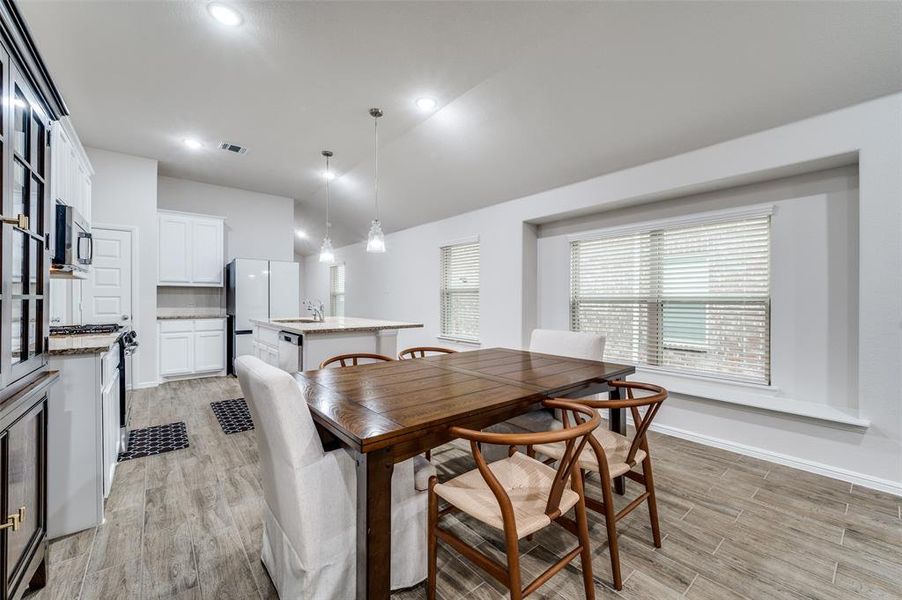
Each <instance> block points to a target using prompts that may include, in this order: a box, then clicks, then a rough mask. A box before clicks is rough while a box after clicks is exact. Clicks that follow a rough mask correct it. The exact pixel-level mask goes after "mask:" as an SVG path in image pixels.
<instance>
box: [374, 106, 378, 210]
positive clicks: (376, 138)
mask: <svg viewBox="0 0 902 600" xmlns="http://www.w3.org/2000/svg"><path fill="white" fill-rule="evenodd" d="M373 140H374V142H373V170H374V175H373V192H374V196H375V200H376V220H377V221H378V220H379V117H377V116H374V117H373Z"/></svg>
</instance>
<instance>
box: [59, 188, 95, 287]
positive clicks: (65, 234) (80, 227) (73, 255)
mask: <svg viewBox="0 0 902 600" xmlns="http://www.w3.org/2000/svg"><path fill="white" fill-rule="evenodd" d="M54 233H55V236H54V242H53V260H52V264H53V269H54V270H55V271H62V272H70V273H73V274H78V273H87V270H88V266H90V264H91V260H92V259H93V257H94V238H92V237H91V226H90V225H88V223H87V221H85V220H84V218H83V217H82V216H81V215H80V214H78V211H77V210H75V209H74V208H72V207H71V206H66V205H65V204H57V205H56V227H55V231H54Z"/></svg>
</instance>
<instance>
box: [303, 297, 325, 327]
mask: <svg viewBox="0 0 902 600" xmlns="http://www.w3.org/2000/svg"><path fill="white" fill-rule="evenodd" d="M304 308H306V309H307V310H309V311H310V312H312V313H313V320H314V321H316V322H317V323H323V322H325V320H326V308H325V306H323V303H322V302H320V301H319V300H314V301H313V302H311V301H310V300H307V299H305V300H304Z"/></svg>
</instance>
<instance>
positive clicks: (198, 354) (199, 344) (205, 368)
mask: <svg viewBox="0 0 902 600" xmlns="http://www.w3.org/2000/svg"><path fill="white" fill-rule="evenodd" d="M223 369H225V331H198V332H196V333H195V334H194V372H195V373H205V372H209V371H222V370H223Z"/></svg>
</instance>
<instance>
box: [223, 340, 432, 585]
mask: <svg viewBox="0 0 902 600" xmlns="http://www.w3.org/2000/svg"><path fill="white" fill-rule="evenodd" d="M235 368H236V371H237V373H238V380H239V382H240V384H241V390H242V392H243V393H244V396H245V399H246V400H247V404H248V407H249V408H250V412H251V416H252V417H253V419H254V427H255V431H256V436H257V444H258V446H259V451H260V466H261V469H262V476H263V477H262V479H263V497H264V500H265V502H264V515H263V550H262V552H261V559H262V560H263V564H264V565H265V566H266V570H267V571H268V572H269V575H270V577H271V578H272V581H273V584H274V585H275V587H276V590H277V591H278V592H279V596H280V597H281V598H285V599H286V600H287V599H291V600H336V599H339V598H354V597H355V595H356V582H357V575H356V557H357V544H356V539H357V533H356V531H357V528H356V524H357V523H356V521H357V513H356V505H357V484H356V477H357V475H356V469H355V461H354V459H353V457H352V456H351V454H350V453H348V452H347V451H346V450H344V449H338V450H334V451H331V452H324V451H323V446H322V443H321V442H320V438H319V434H318V433H317V431H316V427H315V426H314V423H313V419H312V417H311V416H310V409H309V408H308V407H307V402H306V401H305V400H304V397H303V394H302V392H301V389H300V387H299V386H298V384H297V382H296V381H295V380H294V379H293V378H292V377H291V376H290V375H289V374H288V373H286V372H285V371H282V370H281V369H277V368H275V367H272V366H270V365H267V364H266V363H264V362H263V361H261V360H259V359H257V358H254V357H252V356H241V357H239V358H238V359H237V360H236V361H235ZM414 461H415V459H411V460H408V461H405V462H403V463H399V464H397V465H395V470H394V474H393V476H392V536H391V549H392V556H391V586H392V589H401V588H406V587H410V586H413V585H416V584H417V583H419V582H421V581H423V580H424V579H425V578H426V559H427V552H426V503H427V500H428V493H427V492H426V491H418V490H417V489H416V486H415V481H418V482H419V483H420V486H419V487H420V488H421V490H427V489H428V481H429V477H430V476H431V475H434V474H435V469H434V468H433V467H432V465H430V464H429V463H428V462H427V461H425V460H423V459H421V458H420V460H417V461H416V463H417V465H416V466H417V470H418V471H419V472H418V473H416V474H415V473H414V471H415V466H414Z"/></svg>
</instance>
